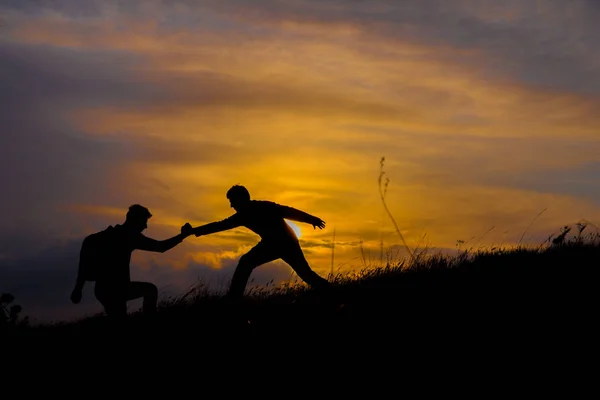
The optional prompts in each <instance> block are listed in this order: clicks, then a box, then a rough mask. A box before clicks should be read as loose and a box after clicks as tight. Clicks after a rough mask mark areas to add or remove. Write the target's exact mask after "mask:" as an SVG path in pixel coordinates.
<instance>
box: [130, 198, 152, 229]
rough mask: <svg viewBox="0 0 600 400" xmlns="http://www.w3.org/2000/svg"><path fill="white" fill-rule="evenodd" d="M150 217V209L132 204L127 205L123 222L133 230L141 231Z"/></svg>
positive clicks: (146, 225)
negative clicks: (127, 209) (127, 208)
mask: <svg viewBox="0 0 600 400" xmlns="http://www.w3.org/2000/svg"><path fill="white" fill-rule="evenodd" d="M151 217H152V214H150V210H148V209H147V208H146V207H143V206H141V205H139V204H134V205H132V206H130V207H129V211H127V216H126V218H125V223H126V224H127V225H129V226H130V227H131V228H132V229H133V230H135V231H139V232H143V231H144V229H146V228H147V227H148V220H149V219H150V218H151Z"/></svg>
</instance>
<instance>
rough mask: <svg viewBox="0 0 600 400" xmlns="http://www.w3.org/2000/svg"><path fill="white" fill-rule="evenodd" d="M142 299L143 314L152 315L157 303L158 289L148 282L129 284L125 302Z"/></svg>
mask: <svg viewBox="0 0 600 400" xmlns="http://www.w3.org/2000/svg"><path fill="white" fill-rule="evenodd" d="M140 297H143V299H144V300H143V303H142V311H143V312H144V314H154V313H155V312H156V303H157V302H158V289H157V287H156V285H154V284H152V283H150V282H129V286H128V288H127V300H135V299H139V298H140Z"/></svg>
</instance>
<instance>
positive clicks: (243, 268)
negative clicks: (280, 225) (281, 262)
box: [227, 242, 279, 299]
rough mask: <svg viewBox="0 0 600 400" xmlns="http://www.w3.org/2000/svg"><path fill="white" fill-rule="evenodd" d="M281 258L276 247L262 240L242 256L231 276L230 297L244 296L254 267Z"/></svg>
mask: <svg viewBox="0 0 600 400" xmlns="http://www.w3.org/2000/svg"><path fill="white" fill-rule="evenodd" d="M278 258H279V255H278V254H277V251H276V249H274V248H272V247H269V246H268V245H265V244H264V243H262V242H260V243H258V244H257V245H256V246H254V247H253V248H252V249H250V251H249V252H247V253H246V254H244V255H243V256H241V257H240V261H239V262H238V265H237V267H236V269H235V272H234V273H233V278H231V284H230V286H229V292H228V294H227V295H228V297H229V298H230V299H239V298H241V297H243V295H244V290H245V289H246V285H247V284H248V279H249V278H250V275H251V274H252V271H253V270H254V268H256V267H258V266H260V265H262V264H265V263H268V262H270V261H273V260H276V259H278Z"/></svg>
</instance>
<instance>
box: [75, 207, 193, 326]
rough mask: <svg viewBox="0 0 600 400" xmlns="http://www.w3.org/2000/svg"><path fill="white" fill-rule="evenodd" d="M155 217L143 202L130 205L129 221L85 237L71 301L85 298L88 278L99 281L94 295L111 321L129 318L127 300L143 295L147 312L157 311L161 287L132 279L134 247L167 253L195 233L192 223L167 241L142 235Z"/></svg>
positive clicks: (135, 248)
mask: <svg viewBox="0 0 600 400" xmlns="http://www.w3.org/2000/svg"><path fill="white" fill-rule="evenodd" d="M151 217H152V214H151V213H150V211H149V210H148V209H147V208H146V207H143V206H141V205H139V204H134V205H132V206H131V207H129V211H128V212H127V214H126V219H125V222H124V223H123V224H121V225H115V226H114V227H113V226H109V227H108V228H106V229H105V230H104V231H101V232H97V233H94V234H92V235H89V236H87V237H86V238H85V239H84V242H83V245H82V248H81V252H80V257H79V268H78V272H77V280H76V283H75V288H74V289H73V292H72V293H71V301H72V302H73V303H75V304H78V303H79V302H80V301H81V297H82V292H83V286H84V285H85V282H86V281H92V282H93V281H95V282H96V284H95V287H94V294H95V296H96V299H97V300H98V301H99V302H100V303H101V304H102V306H103V307H104V310H105V312H106V315H107V316H108V317H109V318H110V319H111V320H122V319H124V318H126V317H127V302H128V301H130V300H134V299H138V298H143V306H142V307H143V308H142V310H143V312H144V313H145V314H152V313H154V312H155V311H156V303H157V300H158V290H157V288H156V286H155V285H154V284H152V283H150V282H135V281H133V282H132V281H131V275H130V261H131V253H132V252H133V251H134V250H146V251H153V252H159V253H164V252H166V251H168V250H170V249H172V248H173V247H175V246H177V245H178V244H179V243H181V242H182V241H183V239H185V238H186V237H187V236H189V235H190V234H191V233H192V232H191V226H189V224H188V225H187V226H186V225H184V226H183V227H182V228H181V233H180V234H178V235H175V236H173V237H171V238H169V239H166V240H155V239H152V238H149V237H147V236H145V235H144V234H142V232H143V231H144V230H145V229H146V228H147V227H148V220H149V219H150V218H151Z"/></svg>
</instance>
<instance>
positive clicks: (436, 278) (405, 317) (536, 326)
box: [10, 233, 600, 346]
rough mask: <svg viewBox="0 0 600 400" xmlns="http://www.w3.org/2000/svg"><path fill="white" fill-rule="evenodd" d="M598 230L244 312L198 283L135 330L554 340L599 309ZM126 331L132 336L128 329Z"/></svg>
mask: <svg viewBox="0 0 600 400" xmlns="http://www.w3.org/2000/svg"><path fill="white" fill-rule="evenodd" d="M599 267H600V235H599V234H598V233H594V234H590V235H587V236H583V235H581V234H580V235H578V236H575V237H573V238H571V239H570V240H566V239H565V237H564V236H563V237H562V239H560V240H556V239H555V241H554V243H548V244H547V245H545V246H541V247H539V248H526V247H520V248H513V249H494V250H487V251H479V252H468V251H464V252H461V253H460V254H459V255H457V256H441V255H428V254H426V253H422V254H421V255H420V256H417V257H416V258H415V260H414V261H413V262H412V263H410V264H403V263H400V264H396V265H385V266H374V267H371V268H367V269H365V270H363V271H361V272H358V273H355V274H353V275H346V276H341V275H340V276H337V277H335V278H334V279H332V280H333V281H335V285H334V288H333V289H332V290H331V292H330V293H327V294H319V293H315V292H313V291H310V290H307V289H306V288H304V287H303V286H300V285H299V286H295V287H274V288H265V289H262V290H254V291H252V292H251V293H248V296H247V297H246V299H245V300H244V305H243V306H244V307H243V309H242V310H241V311H240V310H239V309H238V308H234V307H232V306H231V305H229V304H227V303H226V301H225V300H224V298H223V297H222V296H221V295H219V294H211V293H209V292H208V291H207V290H206V289H205V288H204V287H202V286H201V285H199V286H198V287H195V288H194V289H192V290H190V292H188V293H185V294H184V295H182V296H180V297H178V298H172V299H169V300H167V301H163V302H162V303H161V304H160V309H159V312H158V314H157V315H156V316H155V317H153V318H145V317H144V316H143V315H140V314H139V313H135V314H132V315H131V317H130V320H129V323H128V326H127V327H126V330H119V332H118V333H119V334H120V335H122V334H123V333H125V332H128V333H130V334H132V335H133V336H140V335H141V336H142V337H144V336H155V337H165V336H172V337H177V338H184V337H193V338H195V339H198V338H205V339H208V340H210V341H211V343H218V342H219V341H220V340H223V343H225V341H230V340H231V338H232V337H234V338H237V339H261V340H263V339H264V340H267V341H268V340H271V339H277V338H280V339H281V338H285V339H286V340H289V341H290V343H293V342H294V340H297V339H304V340H307V339H309V340H314V341H319V342H331V343H335V341H336V340H339V339H351V340H353V341H356V342H360V341H362V340H372V339H373V338H381V340H390V339H392V340H394V341H396V340H409V341H410V340H417V339H419V340H430V339H431V340H437V341H439V340H444V341H453V340H454V341H460V340H464V339H467V338H472V339H468V340H469V341H471V342H473V340H486V339H485V338H491V337H495V338H502V340H505V341H506V340H518V341H519V343H521V344H523V343H524V342H523V341H527V340H529V339H531V340H535V341H537V342H538V343H539V341H540V340H548V341H549V342H550V343H552V344H551V346H556V344H557V343H558V342H557V341H560V340H563V339H564V338H566V337H569V338H571V340H572V339H573V338H583V337H587V336H588V335H590V333H591V332H593V329H595V328H594V326H595V322H594V319H595V317H596V315H597V309H598V307H597V300H596V298H597V296H596V293H597V284H598V278H597V277H598V274H597V270H598V268H599ZM10 332H12V333H13V334H16V335H19V334H20V335H33V336H38V335H50V336H57V337H64V336H75V335H79V336H81V335H99V334H102V335H105V334H110V333H111V331H110V330H109V327H108V326H107V325H106V323H105V320H104V318H103V317H101V316H98V317H92V318H86V319H83V320H80V321H76V322H72V323H63V324H53V325H40V326H30V327H21V328H13V329H11V330H10ZM133 336H132V337H133Z"/></svg>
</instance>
